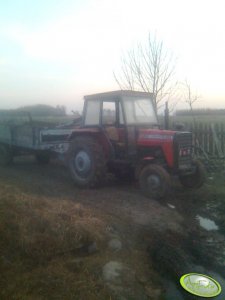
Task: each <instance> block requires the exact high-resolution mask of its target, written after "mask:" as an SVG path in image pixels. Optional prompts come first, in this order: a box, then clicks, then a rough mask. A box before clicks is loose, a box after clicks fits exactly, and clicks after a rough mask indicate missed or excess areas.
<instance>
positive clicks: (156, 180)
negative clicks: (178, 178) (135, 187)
mask: <svg viewBox="0 0 225 300" xmlns="http://www.w3.org/2000/svg"><path fill="white" fill-rule="evenodd" d="M139 185H140V188H141V191H142V192H143V194H144V195H145V196H147V197H149V198H154V199H156V200H158V199H161V198H164V197H165V196H166V195H167V193H168V191H169V189H170V186H171V182H170V175H169V174H168V172H167V171H166V170H165V169H164V168H163V167H161V166H158V165H155V164H152V165H147V166H145V167H143V169H142V170H141V171H140V175H139Z"/></svg>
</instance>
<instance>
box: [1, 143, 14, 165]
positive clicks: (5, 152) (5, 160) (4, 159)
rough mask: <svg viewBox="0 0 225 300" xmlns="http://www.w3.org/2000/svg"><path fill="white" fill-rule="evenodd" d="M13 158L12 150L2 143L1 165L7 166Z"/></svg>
mask: <svg viewBox="0 0 225 300" xmlns="http://www.w3.org/2000/svg"><path fill="white" fill-rule="evenodd" d="M12 160H13V155H12V150H11V149H10V147H9V146H7V145H4V144H0V165H1V166H7V165H8V164H10V163H11V162H12Z"/></svg>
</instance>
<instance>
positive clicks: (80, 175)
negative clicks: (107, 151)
mask: <svg viewBox="0 0 225 300" xmlns="http://www.w3.org/2000/svg"><path fill="white" fill-rule="evenodd" d="M68 166H69V169H70V173H71V176H72V178H73V180H74V182H75V184H76V185H78V186H80V187H84V188H85V187H97V186H99V185H101V184H102V183H103V182H104V180H105V178H106V162H105V155H104V152H103V149H102V147H101V145H100V144H99V143H98V142H97V141H96V140H95V139H94V138H91V137H76V138H75V139H74V140H73V141H72V142H71V145H70V148H69V150H68Z"/></svg>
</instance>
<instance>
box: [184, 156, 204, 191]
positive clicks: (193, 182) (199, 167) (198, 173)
mask: <svg viewBox="0 0 225 300" xmlns="http://www.w3.org/2000/svg"><path fill="white" fill-rule="evenodd" d="M193 165H194V166H195V172H194V173H193V174H189V175H186V176H180V182H181V184H182V185H183V186H184V187H186V188H200V187H201V186H202V185H203V184H204V182H205V180H206V172H205V168H204V165H203V164H202V163H201V162H200V161H199V160H194V161H193Z"/></svg>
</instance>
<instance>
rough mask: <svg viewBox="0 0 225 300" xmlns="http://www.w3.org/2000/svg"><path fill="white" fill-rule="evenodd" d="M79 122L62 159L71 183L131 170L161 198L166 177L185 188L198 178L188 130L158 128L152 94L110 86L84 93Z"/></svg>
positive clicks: (96, 181)
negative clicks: (174, 176) (91, 93)
mask: <svg viewBox="0 0 225 300" xmlns="http://www.w3.org/2000/svg"><path fill="white" fill-rule="evenodd" d="M84 99H85V103H84V110H83V119H82V124H81V126H80V127H78V128H75V129H73V131H72V132H71V134H70V136H69V140H70V144H69V149H68V151H67V162H68V165H69V169H70V172H71V175H72V178H73V180H74V182H75V183H76V185H78V186H80V187H95V186H99V185H100V184H102V182H103V181H104V179H105V178H106V173H107V172H108V171H110V172H113V173H114V174H116V175H117V176H130V175H133V176H134V177H135V179H136V180H138V181H139V185H140V188H141V190H142V191H143V193H144V194H145V195H147V196H148V197H152V198H155V199H159V198H163V197H164V196H165V195H166V194H167V192H168V190H169V188H170V182H171V176H173V175H177V176H178V177H179V179H180V182H181V183H182V184H183V185H184V186H185V187H188V188H198V187H200V186H202V184H203V183H204V179H205V176H204V168H203V166H202V164H201V163H200V162H199V161H196V160H193V158H192V156H193V155H192V154H193V153H192V135H191V133H190V132H176V131H170V130H161V129H159V125H158V120H157V115H156V112H155V110H154V106H153V102H152V94H150V93H145V92H135V91H113V92H107V93H100V94H94V95H89V96H85V97H84Z"/></svg>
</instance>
